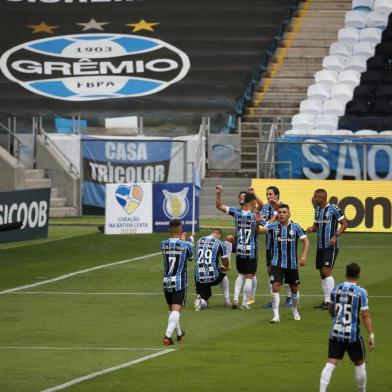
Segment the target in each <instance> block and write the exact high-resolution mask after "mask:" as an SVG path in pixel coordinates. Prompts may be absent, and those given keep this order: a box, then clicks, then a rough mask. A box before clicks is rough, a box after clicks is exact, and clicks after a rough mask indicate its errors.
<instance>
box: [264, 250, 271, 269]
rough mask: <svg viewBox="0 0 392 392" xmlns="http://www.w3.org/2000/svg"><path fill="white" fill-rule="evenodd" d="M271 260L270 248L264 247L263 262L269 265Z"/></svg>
mask: <svg viewBox="0 0 392 392" xmlns="http://www.w3.org/2000/svg"><path fill="white" fill-rule="evenodd" d="M271 260H272V251H271V249H266V251H265V262H266V264H267V267H271Z"/></svg>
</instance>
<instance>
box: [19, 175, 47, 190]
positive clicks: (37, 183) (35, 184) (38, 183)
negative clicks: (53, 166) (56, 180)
mask: <svg viewBox="0 0 392 392" xmlns="http://www.w3.org/2000/svg"><path fill="white" fill-rule="evenodd" d="M51 185H52V182H51V181H50V179H49V178H39V179H33V180H25V188H26V189H35V188H50V187H51Z"/></svg>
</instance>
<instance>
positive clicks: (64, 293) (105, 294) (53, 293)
mask: <svg viewBox="0 0 392 392" xmlns="http://www.w3.org/2000/svg"><path fill="white" fill-rule="evenodd" d="M9 294H23V295H102V296H113V295H119V296H121V295H124V296H126V295H135V296H143V295H148V296H155V295H163V292H161V293H136V292H125V293H124V292H123V293H121V292H118V293H110V292H109V293H105V292H102V293H94V292H92V293H89V292H71V291H69V292H68V291H22V292H12V293H9ZM188 295H196V293H192V292H189V291H188ZM320 295H321V294H302V293H301V297H320ZM214 296H223V294H221V293H216V294H215V293H214ZM256 297H271V294H256ZM369 298H392V295H369Z"/></svg>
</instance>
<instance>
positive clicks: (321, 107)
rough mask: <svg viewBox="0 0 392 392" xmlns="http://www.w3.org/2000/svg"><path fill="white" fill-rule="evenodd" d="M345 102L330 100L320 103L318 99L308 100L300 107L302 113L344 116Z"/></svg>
mask: <svg viewBox="0 0 392 392" xmlns="http://www.w3.org/2000/svg"><path fill="white" fill-rule="evenodd" d="M346 103H347V101H345V100H340V99H329V100H327V101H324V102H323V101H319V100H316V99H306V100H304V101H302V102H301V105H300V107H299V111H300V113H303V114H311V115H319V114H332V115H335V116H343V114H344V113H345V109H346Z"/></svg>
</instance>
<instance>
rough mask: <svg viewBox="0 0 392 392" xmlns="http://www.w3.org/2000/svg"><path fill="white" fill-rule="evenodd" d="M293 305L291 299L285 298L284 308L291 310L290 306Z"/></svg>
mask: <svg viewBox="0 0 392 392" xmlns="http://www.w3.org/2000/svg"><path fill="white" fill-rule="evenodd" d="M292 305H293V300H292V298H291V297H286V301H285V303H284V306H286V308H291V306H292Z"/></svg>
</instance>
